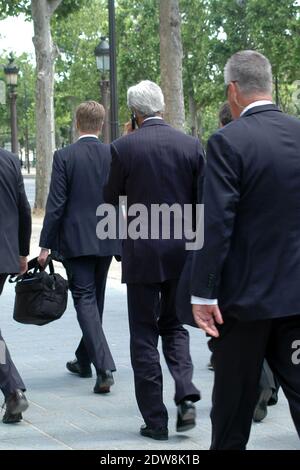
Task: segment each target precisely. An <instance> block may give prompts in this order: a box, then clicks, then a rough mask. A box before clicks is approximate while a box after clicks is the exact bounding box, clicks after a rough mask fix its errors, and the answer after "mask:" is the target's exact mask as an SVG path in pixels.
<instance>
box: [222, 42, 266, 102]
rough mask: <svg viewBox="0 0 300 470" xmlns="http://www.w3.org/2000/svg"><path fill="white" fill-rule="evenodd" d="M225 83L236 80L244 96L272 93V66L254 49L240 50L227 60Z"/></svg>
mask: <svg viewBox="0 0 300 470" xmlns="http://www.w3.org/2000/svg"><path fill="white" fill-rule="evenodd" d="M224 79H225V84H226V85H229V83H230V82H237V83H238V85H239V88H240V90H241V92H242V93H243V94H244V95H245V96H251V95H254V94H257V93H259V94H272V81H273V79H272V66H271V64H270V62H269V60H268V59H267V58H266V57H265V56H264V55H262V54H260V53H259V52H256V51H250V50H249V51H240V52H237V53H236V54H234V55H233V56H232V57H230V59H229V60H228V62H227V64H226V65H225V70H224Z"/></svg>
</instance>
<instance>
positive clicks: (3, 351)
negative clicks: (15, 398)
mask: <svg viewBox="0 0 300 470" xmlns="http://www.w3.org/2000/svg"><path fill="white" fill-rule="evenodd" d="M6 278H7V274H0V295H1V294H2V290H3V287H4V284H5V281H6ZM0 389H1V391H2V392H3V394H4V396H5V398H7V397H8V396H9V395H10V394H11V393H13V392H14V391H15V390H16V389H20V390H23V391H24V392H25V390H26V388H25V385H24V383H23V380H22V379H21V377H20V374H19V372H18V371H17V369H16V366H15V365H14V363H13V361H12V359H11V356H10V354H9V350H8V348H7V346H6V344H5V342H4V339H3V338H2V335H1V331H0Z"/></svg>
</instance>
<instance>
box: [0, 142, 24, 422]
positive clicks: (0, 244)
mask: <svg viewBox="0 0 300 470" xmlns="http://www.w3.org/2000/svg"><path fill="white" fill-rule="evenodd" d="M30 237H31V209H30V205H29V203H28V200H27V197H26V194H25V190H24V183H23V177H22V174H21V169H20V164H19V161H18V159H17V158H16V156H15V155H13V154H12V153H10V152H6V151H5V150H2V149H0V295H1V293H2V290H3V287H4V284H5V281H6V278H7V276H8V275H9V274H16V273H20V274H23V273H24V272H26V270H27V256H28V254H29V248H30ZM0 389H1V391H2V392H3V394H4V397H5V407H6V411H5V414H4V417H3V422H4V423H5V424H9V423H17V422H19V421H21V420H22V413H23V412H24V411H25V410H26V409H27V408H28V402H27V400H26V397H25V395H24V392H25V385H24V383H23V380H22V379H21V377H20V374H19V372H18V371H17V369H16V367H15V365H14V363H13V362H12V359H11V356H10V354H9V351H8V349H7V346H6V344H5V342H4V340H3V338H2V335H1V331H0Z"/></svg>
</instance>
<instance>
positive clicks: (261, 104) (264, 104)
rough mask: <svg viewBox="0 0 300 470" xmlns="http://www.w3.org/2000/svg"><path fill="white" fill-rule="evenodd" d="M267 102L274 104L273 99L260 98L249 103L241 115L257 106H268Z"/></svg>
mask: <svg viewBox="0 0 300 470" xmlns="http://www.w3.org/2000/svg"><path fill="white" fill-rule="evenodd" d="M266 104H273V103H272V101H269V100H258V101H253V103H250V104H248V106H246V108H245V109H243V111H242V112H241V114H240V117H241V116H243V115H244V114H245V113H246V112H247V111H249V109H252V108H256V106H266Z"/></svg>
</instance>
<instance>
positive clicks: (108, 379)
mask: <svg viewBox="0 0 300 470" xmlns="http://www.w3.org/2000/svg"><path fill="white" fill-rule="evenodd" d="M114 383H115V381H114V378H113V375H112V372H111V371H110V370H106V371H103V372H100V374H98V376H97V381H96V385H95V387H94V393H109V392H110V387H111V386H112V385H114Z"/></svg>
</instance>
